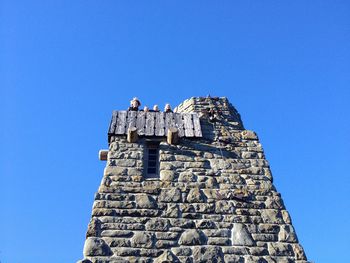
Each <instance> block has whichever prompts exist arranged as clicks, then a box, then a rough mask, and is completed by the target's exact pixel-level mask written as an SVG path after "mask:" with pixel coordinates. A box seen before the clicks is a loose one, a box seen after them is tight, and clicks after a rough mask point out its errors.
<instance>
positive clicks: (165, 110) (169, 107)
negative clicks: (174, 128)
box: [164, 103, 173, 113]
mask: <svg viewBox="0 0 350 263" xmlns="http://www.w3.org/2000/svg"><path fill="white" fill-rule="evenodd" d="M164 112H166V113H168V112H173V111H172V110H171V106H170V104H169V103H167V104H165V107H164Z"/></svg>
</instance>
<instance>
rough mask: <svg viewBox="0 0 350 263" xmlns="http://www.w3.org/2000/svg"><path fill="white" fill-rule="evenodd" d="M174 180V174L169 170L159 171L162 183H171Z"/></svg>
mask: <svg viewBox="0 0 350 263" xmlns="http://www.w3.org/2000/svg"><path fill="white" fill-rule="evenodd" d="M174 179H175V173H174V171H171V170H161V171H160V180H162V181H173V180H174Z"/></svg>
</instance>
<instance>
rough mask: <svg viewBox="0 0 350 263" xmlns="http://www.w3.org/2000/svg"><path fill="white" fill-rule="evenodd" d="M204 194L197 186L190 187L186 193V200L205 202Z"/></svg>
mask: <svg viewBox="0 0 350 263" xmlns="http://www.w3.org/2000/svg"><path fill="white" fill-rule="evenodd" d="M205 199H206V198H205V195H204V194H203V192H202V191H201V190H199V189H198V188H194V189H191V190H190V192H189V193H188V195H187V202H189V203H202V202H205Z"/></svg>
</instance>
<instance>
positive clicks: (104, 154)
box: [98, 150, 108, 161]
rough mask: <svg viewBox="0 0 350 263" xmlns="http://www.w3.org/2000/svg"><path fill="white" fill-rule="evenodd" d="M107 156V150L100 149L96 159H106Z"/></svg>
mask: <svg viewBox="0 0 350 263" xmlns="http://www.w3.org/2000/svg"><path fill="white" fill-rule="evenodd" d="M107 157H108V150H100V151H99V152H98V159H100V161H107Z"/></svg>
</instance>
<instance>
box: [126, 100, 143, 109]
mask: <svg viewBox="0 0 350 263" xmlns="http://www.w3.org/2000/svg"><path fill="white" fill-rule="evenodd" d="M140 106H141V102H140V101H139V99H138V98H137V97H135V98H133V99H132V100H131V101H130V107H129V108H128V110H129V111H138V110H139V107H140Z"/></svg>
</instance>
